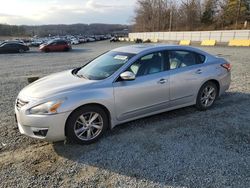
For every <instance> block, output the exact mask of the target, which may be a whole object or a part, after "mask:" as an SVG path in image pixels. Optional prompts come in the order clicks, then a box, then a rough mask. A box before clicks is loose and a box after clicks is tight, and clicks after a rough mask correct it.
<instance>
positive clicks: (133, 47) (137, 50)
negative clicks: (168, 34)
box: [112, 44, 210, 55]
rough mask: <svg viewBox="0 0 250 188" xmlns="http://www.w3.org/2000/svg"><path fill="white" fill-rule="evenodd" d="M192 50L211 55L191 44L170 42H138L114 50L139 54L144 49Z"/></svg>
mask: <svg viewBox="0 0 250 188" xmlns="http://www.w3.org/2000/svg"><path fill="white" fill-rule="evenodd" d="M171 49H175V50H191V51H195V52H197V53H201V54H204V55H210V54H208V53H206V52H204V51H202V50H200V49H198V48H193V47H189V46H180V45H168V44H136V45H130V46H123V47H119V48H116V49H114V50H112V51H117V52H124V53H131V54H139V53H141V52H144V51H148V52H150V51H155V50H171Z"/></svg>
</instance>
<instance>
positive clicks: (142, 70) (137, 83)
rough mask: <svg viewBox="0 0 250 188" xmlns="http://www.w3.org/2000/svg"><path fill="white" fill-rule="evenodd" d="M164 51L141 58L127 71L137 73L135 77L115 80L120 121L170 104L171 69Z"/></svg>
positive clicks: (115, 94) (117, 110)
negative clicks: (129, 79)
mask: <svg viewBox="0 0 250 188" xmlns="http://www.w3.org/2000/svg"><path fill="white" fill-rule="evenodd" d="M165 63H166V62H165V58H164V53H163V52H155V53H152V54H148V55H146V56H143V57H142V58H140V59H138V60H137V61H136V62H135V63H133V64H132V65H131V66H130V67H129V69H128V70H127V71H131V72H133V73H134V74H135V75H136V79H135V80H132V81H124V80H121V79H120V80H119V79H118V80H117V81H116V82H114V83H113V87H114V97H115V111H116V117H117V119H118V120H119V121H123V120H127V119H132V118H135V117H140V116H143V115H146V114H150V113H153V112H155V111H159V110H161V109H164V108H166V107H167V106H168V102H169V75H168V74H169V72H168V71H166V66H165Z"/></svg>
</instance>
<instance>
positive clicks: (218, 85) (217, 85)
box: [206, 79, 220, 96]
mask: <svg viewBox="0 0 250 188" xmlns="http://www.w3.org/2000/svg"><path fill="white" fill-rule="evenodd" d="M207 82H213V83H214V84H215V85H216V87H217V89H218V93H217V96H219V93H220V83H219V82H218V81H217V80H214V79H212V80H208V81H207ZM207 82H206V83H207Z"/></svg>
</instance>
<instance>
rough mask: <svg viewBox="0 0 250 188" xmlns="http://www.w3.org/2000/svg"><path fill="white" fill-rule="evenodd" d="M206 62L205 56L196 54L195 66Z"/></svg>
mask: <svg viewBox="0 0 250 188" xmlns="http://www.w3.org/2000/svg"><path fill="white" fill-rule="evenodd" d="M205 60H206V56H204V55H202V54H197V60H196V61H197V64H202V63H204V62H205Z"/></svg>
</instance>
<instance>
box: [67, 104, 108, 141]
mask: <svg viewBox="0 0 250 188" xmlns="http://www.w3.org/2000/svg"><path fill="white" fill-rule="evenodd" d="M107 127H108V117H107V114H106V112H105V111H104V110H103V109H102V108H100V107H98V106H83V107H80V108H78V109H77V110H75V111H74V112H73V113H72V114H71V115H70V116H69V118H68V120H67V122H66V128H65V131H66V136H67V139H69V140H70V141H73V142H76V143H78V144H91V143H94V142H96V141H97V140H98V139H99V138H100V137H101V136H102V135H103V133H104V132H105V131H106V130H107Z"/></svg>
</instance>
